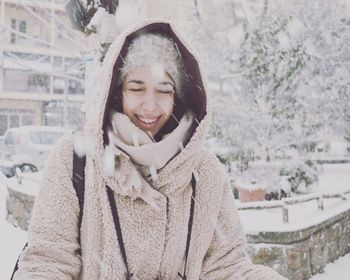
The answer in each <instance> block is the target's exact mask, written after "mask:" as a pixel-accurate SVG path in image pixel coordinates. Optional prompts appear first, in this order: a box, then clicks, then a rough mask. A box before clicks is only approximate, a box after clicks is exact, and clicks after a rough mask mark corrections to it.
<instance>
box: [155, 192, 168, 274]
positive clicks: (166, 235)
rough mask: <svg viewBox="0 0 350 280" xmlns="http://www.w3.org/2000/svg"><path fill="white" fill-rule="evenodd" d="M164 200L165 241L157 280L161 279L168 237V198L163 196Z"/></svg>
mask: <svg viewBox="0 0 350 280" xmlns="http://www.w3.org/2000/svg"><path fill="white" fill-rule="evenodd" d="M165 198H166V223H165V240H164V246H163V253H162V258H161V262H160V270H159V277H158V278H157V279H162V275H161V272H162V268H163V262H164V255H165V249H166V244H167V239H168V235H169V198H168V197H167V196H165Z"/></svg>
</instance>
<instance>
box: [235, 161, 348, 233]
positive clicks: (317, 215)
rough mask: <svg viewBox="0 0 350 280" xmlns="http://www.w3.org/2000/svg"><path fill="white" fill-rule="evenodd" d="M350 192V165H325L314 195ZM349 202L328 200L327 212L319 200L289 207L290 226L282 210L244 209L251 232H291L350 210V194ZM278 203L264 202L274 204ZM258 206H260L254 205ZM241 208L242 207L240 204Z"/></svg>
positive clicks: (337, 199)
mask: <svg viewBox="0 0 350 280" xmlns="http://www.w3.org/2000/svg"><path fill="white" fill-rule="evenodd" d="M347 190H350V164H327V165H326V164H325V165H324V166H323V171H322V172H321V174H320V179H319V183H318V186H317V187H315V189H314V193H337V192H344V191H347ZM347 198H348V199H347V200H346V201H344V200H342V199H341V198H332V199H324V210H319V209H318V206H317V200H312V201H308V202H305V203H300V204H296V205H292V206H289V207H288V211H289V223H288V224H284V223H283V220H282V208H273V209H266V210H265V209H264V210H240V211H239V213H240V217H241V220H242V223H243V226H244V228H245V230H246V232H248V233H255V232H258V231H262V230H264V231H290V230H297V229H300V228H304V227H308V226H311V225H315V224H318V223H320V222H322V221H324V220H326V219H328V218H330V217H332V216H334V215H336V214H339V213H341V212H343V211H345V210H347V209H349V208H350V194H349V195H347ZM270 203H275V202H270V201H266V202H260V203H258V204H270ZM253 204H256V203H253ZM237 205H240V203H239V201H237Z"/></svg>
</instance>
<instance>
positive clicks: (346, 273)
mask: <svg viewBox="0 0 350 280" xmlns="http://www.w3.org/2000/svg"><path fill="white" fill-rule="evenodd" d="M349 264H350V254H347V255H345V256H344V257H341V258H339V259H337V260H336V261H335V262H334V263H330V264H328V265H327V266H326V268H325V270H324V272H323V273H320V274H317V275H315V276H313V277H311V278H310V280H348V279H349V278H350V265H349Z"/></svg>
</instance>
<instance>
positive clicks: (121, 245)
mask: <svg viewBox="0 0 350 280" xmlns="http://www.w3.org/2000/svg"><path fill="white" fill-rule="evenodd" d="M106 190H107V195H108V200H109V204H110V206H111V210H112V216H113V221H114V225H115V230H116V232H117V237H118V243H119V248H120V253H121V254H122V257H123V261H124V264H125V268H126V275H125V278H126V280H130V279H131V277H132V274H131V273H130V270H129V265H128V259H127V257H126V251H125V246H124V240H123V234H122V229H121V227H120V221H119V215H118V209H117V205H116V203H115V198H114V194H113V191H112V190H111V188H110V187H109V186H108V185H107V186H106Z"/></svg>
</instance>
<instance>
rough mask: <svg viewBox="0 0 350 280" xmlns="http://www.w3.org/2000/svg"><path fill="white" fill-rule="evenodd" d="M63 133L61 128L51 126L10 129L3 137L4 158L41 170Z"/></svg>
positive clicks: (63, 129) (63, 130)
mask: <svg viewBox="0 0 350 280" xmlns="http://www.w3.org/2000/svg"><path fill="white" fill-rule="evenodd" d="M65 131H66V129H65V128H63V127H52V126H22V127H16V128H10V129H8V130H7V131H6V132H5V135H4V152H3V154H4V158H5V159H10V160H13V161H15V162H18V163H26V164H31V165H34V167H36V168H37V169H41V168H43V167H44V164H45V161H46V158H47V156H48V154H49V152H50V151H51V150H52V148H53V146H54V144H55V143H56V141H57V140H58V139H59V138H60V137H61V136H62V135H63V134H64V132H65Z"/></svg>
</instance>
